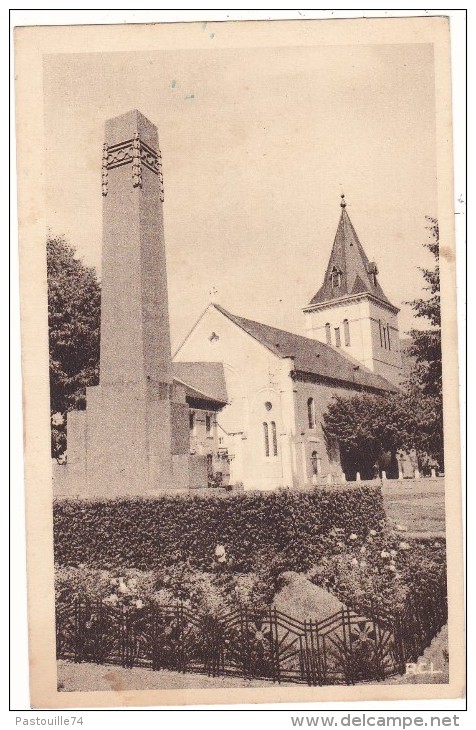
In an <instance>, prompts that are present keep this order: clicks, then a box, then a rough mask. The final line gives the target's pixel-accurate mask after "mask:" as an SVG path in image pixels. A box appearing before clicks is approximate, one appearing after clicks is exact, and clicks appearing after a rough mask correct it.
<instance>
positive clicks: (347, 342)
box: [344, 319, 350, 347]
mask: <svg viewBox="0 0 476 730" xmlns="http://www.w3.org/2000/svg"><path fill="white" fill-rule="evenodd" d="M344 343H345V346H346V347H349V345H350V330H349V320H348V319H344Z"/></svg>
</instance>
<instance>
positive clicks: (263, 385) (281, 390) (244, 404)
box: [174, 306, 294, 489]
mask: <svg viewBox="0 0 476 730" xmlns="http://www.w3.org/2000/svg"><path fill="white" fill-rule="evenodd" d="M174 360H175V361H178V362H222V363H223V365H224V371H225V380H226V386H227V393H228V398H229V401H230V403H229V405H227V406H226V407H225V408H224V409H223V411H221V412H220V413H218V414H217V422H218V437H219V439H220V438H221V439H222V442H221V443H220V446H222V447H224V446H226V447H227V448H228V451H229V454H231V455H232V456H233V459H232V461H231V464H230V482H231V483H236V482H243V484H244V486H245V488H246V489H274V488H276V487H280V486H293V484H292V483H291V482H290V480H291V479H292V478H293V468H292V460H293V455H292V443H293V430H294V411H293V381H292V379H291V378H290V377H289V371H290V370H291V369H292V361H291V360H287V359H284V360H283V359H281V358H278V357H276V356H275V355H273V354H272V353H271V352H270V351H269V350H267V349H266V348H265V347H264V346H263V345H261V344H260V343H259V342H257V341H256V340H255V339H254V338H253V337H251V336H250V335H248V334H247V333H245V332H244V331H243V330H241V328H240V327H238V326H237V325H236V324H234V323H233V322H231V321H230V320H229V319H228V318H227V317H226V316H225V315H223V314H222V313H221V312H219V311H218V310H217V309H215V308H214V307H213V306H210V307H209V308H208V309H207V310H206V312H205V313H204V315H203V316H202V318H201V319H200V320H199V322H198V323H197V324H196V326H195V327H194V329H193V330H192V332H191V333H190V334H189V335H188V337H187V339H186V340H185V342H184V343H183V344H182V345H181V347H180V348H179V350H178V352H177V353H176V354H175V356H174ZM266 403H269V404H271V409H270V410H267V409H266V406H265V404H266ZM264 422H266V423H268V428H269V444H270V453H269V456H266V453H265V447H264V429H263V423H264ZM272 422H274V423H275V424H276V439H277V452H278V453H277V455H276V456H275V455H274V453H273V451H274V449H273V438H272V426H271V424H272Z"/></svg>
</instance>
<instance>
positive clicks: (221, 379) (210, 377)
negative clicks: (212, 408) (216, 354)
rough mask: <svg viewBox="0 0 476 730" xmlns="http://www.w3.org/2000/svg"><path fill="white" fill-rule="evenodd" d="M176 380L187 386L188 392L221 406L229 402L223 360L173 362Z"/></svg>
mask: <svg viewBox="0 0 476 730" xmlns="http://www.w3.org/2000/svg"><path fill="white" fill-rule="evenodd" d="M172 370H173V377H174V380H176V381H178V382H179V383H181V384H182V385H184V386H185V392H186V394H187V395H188V396H189V397H191V398H195V399H197V400H208V401H211V402H213V403H215V404H217V405H219V406H221V407H223V406H225V405H226V404H227V402H228V396H227V392H226V383H225V373H224V370H223V363H221V362H173V363H172Z"/></svg>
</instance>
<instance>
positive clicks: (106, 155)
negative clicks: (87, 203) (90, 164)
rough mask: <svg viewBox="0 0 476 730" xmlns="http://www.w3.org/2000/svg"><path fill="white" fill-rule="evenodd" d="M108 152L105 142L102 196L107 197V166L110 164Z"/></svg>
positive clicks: (103, 149) (103, 148) (103, 147)
mask: <svg viewBox="0 0 476 730" xmlns="http://www.w3.org/2000/svg"><path fill="white" fill-rule="evenodd" d="M108 156H109V153H108V150H107V144H106V143H105V142H104V144H103V146H102V194H103V195H104V196H106V195H107V182H108V174H109V173H108V171H107V164H108Z"/></svg>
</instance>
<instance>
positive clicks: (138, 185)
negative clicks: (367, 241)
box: [53, 110, 402, 497]
mask: <svg viewBox="0 0 476 730" xmlns="http://www.w3.org/2000/svg"><path fill="white" fill-rule="evenodd" d="M105 137H106V142H105V144H104V148H103V163H102V196H103V266H102V299H101V359H100V380H99V385H98V386H94V387H88V388H87V391H86V410H85V411H71V412H70V413H68V418H67V444H68V445H67V464H66V465H58V464H56V465H54V473H53V484H54V493H55V495H57V496H106V497H121V496H126V495H127V496H129V495H144V496H147V495H153V494H155V493H157V492H158V491H163V490H177V489H179V490H184V489H186V490H188V489H193V488H197V487H207V486H225V487H226V486H227V487H228V488H235V489H236V488H240V489H241V488H244V489H259V490H269V489H276V488H282V487H297V488H299V487H306V486H311V485H313V484H319V483H322V482H323V483H334V484H336V483H340V482H342V481H345V480H346V479H347V480H349V479H350V480H352V479H355V477H356V475H355V474H351V473H348V472H347V473H346V465H345V464H344V463H342V462H341V458H340V454H339V447H338V444H336V443H329V442H328V441H326V438H325V435H324V433H323V430H322V415H323V412H324V411H325V410H326V408H327V406H328V404H329V403H330V401H331V400H332V398H333V396H334V395H347V396H351V395H353V394H355V393H359V392H367V393H373V394H385V393H387V392H392V391H397V390H398V385H399V382H400V379H401V374H402V357H401V352H400V339H399V331H398V321H397V315H398V311H399V310H398V308H397V307H396V306H394V305H393V304H392V303H391V302H390V301H389V300H388V298H387V297H386V295H385V294H384V292H383V290H382V288H381V286H380V284H379V281H378V269H377V266H376V264H375V262H372V261H369V260H368V258H367V256H366V254H365V251H364V249H363V247H362V245H361V243H360V241H359V238H358V236H357V233H356V231H355V229H354V227H353V225H352V223H351V221H350V218H349V215H348V213H347V210H346V202H345V198H344V196H343V195H342V196H341V202H340V209H341V212H340V219H339V222H338V225H337V232H336V235H335V239H334V244H333V246H332V250H331V253H330V258H329V263H328V266H327V270H326V273H325V276H324V281H323V282H322V286H321V287H320V289H319V290H318V291H317V293H316V295H315V296H314V297H313V298H312V299H311V301H310V302H309V304H307V305H306V306H305V307H304V309H303V313H304V318H305V331H306V333H307V336H303V335H297V334H293V333H291V332H287V331H284V330H280V329H277V328H275V327H271V326H269V325H266V324H263V323H261V322H258V321H254V320H250V319H245V318H244V317H241V316H239V315H237V314H234V313H231V312H229V311H227V310H226V309H224V308H223V307H222V306H220V305H219V304H218V303H211V304H210V305H209V306H208V307H207V308H206V310H205V311H204V312H203V313H202V314H201V316H200V317H199V318H198V319H197V321H196V322H195V324H194V326H193V327H192V329H191V331H190V332H189V334H188V335H187V337H186V338H185V340H184V341H183V342H182V344H181V345H180V347H179V348H178V350H177V351H176V352H175V354H174V355H173V357H172V353H171V348H170V325H169V313H168V296H167V275H166V261H165V243H164V233H163V205H162V204H163V200H164V193H163V178H162V169H161V155H160V150H159V147H158V136H157V129H156V127H155V125H153V124H152V123H151V122H150V121H149V120H148V119H146V118H145V117H144V116H143V115H142V114H141V113H140V112H138V111H137V110H134V111H132V112H128V113H126V114H123V115H121V116H119V117H116V118H114V119H111V120H108V122H106V133H105ZM323 246H325V244H324V243H323Z"/></svg>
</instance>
